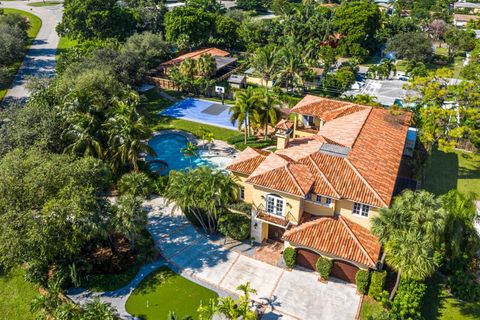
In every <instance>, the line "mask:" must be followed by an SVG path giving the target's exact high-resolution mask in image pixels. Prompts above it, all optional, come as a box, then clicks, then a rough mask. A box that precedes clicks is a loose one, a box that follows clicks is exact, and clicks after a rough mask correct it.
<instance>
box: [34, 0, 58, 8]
mask: <svg viewBox="0 0 480 320" xmlns="http://www.w3.org/2000/svg"><path fill="white" fill-rule="evenodd" d="M57 4H61V2H59V1H45V2H43V1H41V2H32V3H29V4H28V5H29V6H31V7H48V6H56V5H57Z"/></svg>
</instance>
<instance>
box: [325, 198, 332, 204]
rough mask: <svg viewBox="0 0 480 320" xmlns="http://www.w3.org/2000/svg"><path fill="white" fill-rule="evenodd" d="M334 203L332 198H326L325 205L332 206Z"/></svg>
mask: <svg viewBox="0 0 480 320" xmlns="http://www.w3.org/2000/svg"><path fill="white" fill-rule="evenodd" d="M331 203H332V198H329V197H325V204H326V205H330V204H331Z"/></svg>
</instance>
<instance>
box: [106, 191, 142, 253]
mask: <svg viewBox="0 0 480 320" xmlns="http://www.w3.org/2000/svg"><path fill="white" fill-rule="evenodd" d="M115 211H116V212H115V217H114V223H113V224H114V225H115V227H116V230H117V231H118V232H120V233H122V234H125V235H126V236H127V238H128V240H129V241H130V245H131V247H132V249H133V250H135V245H136V239H137V235H138V234H140V233H141V232H142V230H143V229H145V227H146V226H147V213H146V212H145V210H143V208H142V200H141V198H139V197H135V196H134V195H132V194H126V195H123V196H120V197H119V198H118V202H117V208H116V210H115Z"/></svg>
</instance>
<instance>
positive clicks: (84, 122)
mask: <svg viewBox="0 0 480 320" xmlns="http://www.w3.org/2000/svg"><path fill="white" fill-rule="evenodd" d="M66 121H67V122H68V123H70V124H69V125H68V127H67V129H66V130H65V131H64V132H63V134H62V139H65V140H66V141H69V142H70V144H69V145H68V146H67V147H66V148H65V152H69V153H75V154H80V155H82V156H93V157H97V158H100V159H102V158H103V156H104V150H103V144H102V141H101V133H100V132H99V130H98V129H99V122H98V120H97V119H96V117H95V116H93V115H92V114H90V113H74V114H72V115H69V116H68V117H67V118H66Z"/></svg>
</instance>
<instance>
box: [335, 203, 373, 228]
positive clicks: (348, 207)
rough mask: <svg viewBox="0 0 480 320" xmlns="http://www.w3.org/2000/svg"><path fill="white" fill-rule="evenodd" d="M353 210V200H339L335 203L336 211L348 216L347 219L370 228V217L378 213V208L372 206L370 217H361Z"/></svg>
mask: <svg viewBox="0 0 480 320" xmlns="http://www.w3.org/2000/svg"><path fill="white" fill-rule="evenodd" d="M352 210H353V202H352V201H349V200H345V199H342V200H338V201H337V202H336V204H335V213H338V214H341V215H342V216H344V217H346V218H347V219H350V220H352V221H353V222H355V223H358V224H359V225H361V226H363V227H365V228H367V229H370V219H372V218H373V217H374V216H376V215H378V208H375V207H370V212H369V215H368V217H361V216H358V215H354V214H352Z"/></svg>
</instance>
